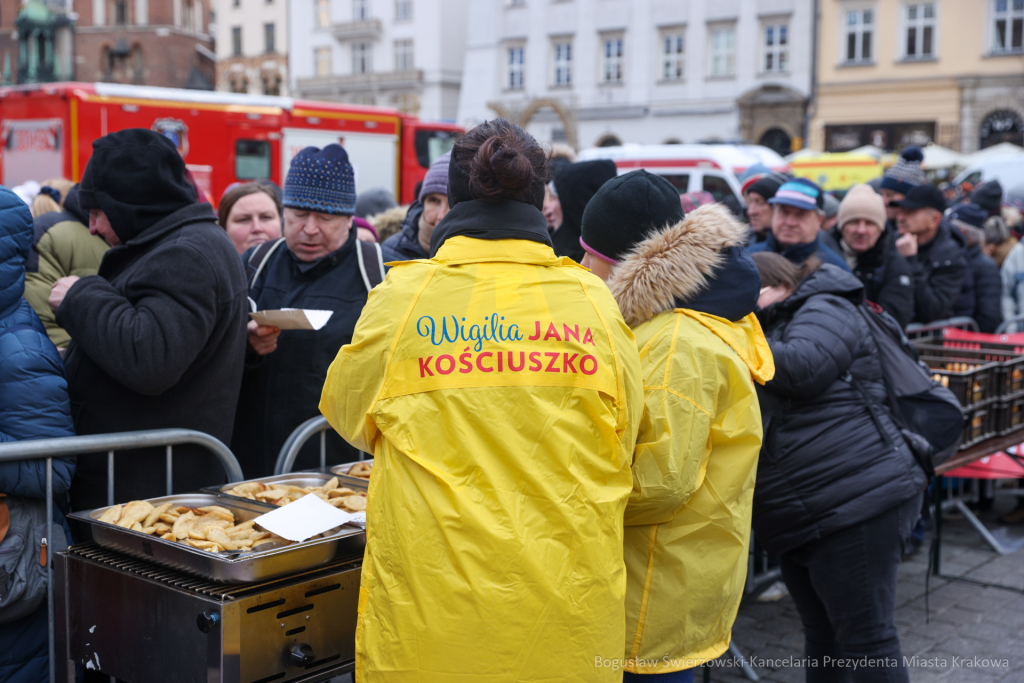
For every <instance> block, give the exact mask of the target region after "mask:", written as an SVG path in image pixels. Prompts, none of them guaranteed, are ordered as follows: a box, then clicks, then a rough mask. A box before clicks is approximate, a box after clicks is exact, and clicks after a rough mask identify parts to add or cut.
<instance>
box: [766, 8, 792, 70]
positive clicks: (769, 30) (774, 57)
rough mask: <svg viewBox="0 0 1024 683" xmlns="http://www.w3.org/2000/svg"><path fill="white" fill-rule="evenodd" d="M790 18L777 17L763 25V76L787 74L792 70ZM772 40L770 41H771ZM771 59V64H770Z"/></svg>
mask: <svg viewBox="0 0 1024 683" xmlns="http://www.w3.org/2000/svg"><path fill="white" fill-rule="evenodd" d="M789 23H790V17H788V16H786V17H776V18H774V19H770V20H766V21H764V22H763V23H762V24H761V50H760V54H759V55H758V57H759V59H760V60H761V63H760V65H759V68H758V71H759V72H760V73H763V74H787V73H789V68H790V61H789V58H790V56H791V55H790V48H791V47H792V45H791V41H792V39H793V33H792V31H790V30H789ZM769 38H770V40H769ZM769 57H770V58H771V60H770V61H771V64H769Z"/></svg>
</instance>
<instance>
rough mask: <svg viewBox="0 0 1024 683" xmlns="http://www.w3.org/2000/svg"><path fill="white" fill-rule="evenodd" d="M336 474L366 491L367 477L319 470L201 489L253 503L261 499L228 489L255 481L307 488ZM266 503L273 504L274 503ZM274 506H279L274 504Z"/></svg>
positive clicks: (343, 482)
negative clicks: (237, 494) (234, 492)
mask: <svg viewBox="0 0 1024 683" xmlns="http://www.w3.org/2000/svg"><path fill="white" fill-rule="evenodd" d="M336 476H337V477H338V481H339V482H341V485H342V486H347V487H348V488H350V489H353V490H355V491H361V492H363V493H366V488H367V484H368V482H367V480H366V479H361V478H359V477H343V476H339V475H335V474H331V473H330V472H317V471H312V472H289V473H288V474H274V475H271V476H269V477H260V478H259V479H246V480H245V481H240V482H237V483H235V484H224V485H223V486H208V487H206V488H204V489H200V490H201V491H202V492H203V493H212V494H214V495H217V496H221V497H223V498H227V499H228V500H244V501H246V502H247V503H253V502H261V501H253V500H252V499H250V498H245V497H243V496H233V495H231V494H230V493H228V491H230V490H231V489H233V488H235V487H236V486H240V485H242V484H249V483H251V482H254V481H258V482H259V483H261V484H266V485H267V486H270V485H271V484H287V485H288V486H298V487H300V488H305V487H307V486H322V485H323V484H326V483H327V482H328V481H330V480H331V479H333V478H334V477H336ZM266 504H267V505H273V503H266ZM274 507H277V506H276V505H274Z"/></svg>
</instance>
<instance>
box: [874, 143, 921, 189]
mask: <svg viewBox="0 0 1024 683" xmlns="http://www.w3.org/2000/svg"><path fill="white" fill-rule="evenodd" d="M922 161H924V152H922V151H921V148H920V147H917V146H914V145H912V146H910V147H907V148H906V149H904V150H903V153H902V154H900V158H899V161H897V162H896V163H895V164H893V165H892V168H890V169H889V170H888V171H886V172H885V177H883V178H882V189H883V190H892V191H893V192H899V193H900V194H902V195H906V194H910V191H911V190H913V189H914V188H915V187H917V186H918V185H927V184H928V179H927V178H925V176H924V171H922V170H921V162H922Z"/></svg>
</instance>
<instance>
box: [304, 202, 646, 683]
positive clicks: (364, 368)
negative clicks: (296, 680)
mask: <svg viewBox="0 0 1024 683" xmlns="http://www.w3.org/2000/svg"><path fill="white" fill-rule="evenodd" d="M519 214H524V215H523V216H519ZM527 214H528V215H527ZM534 214H535V215H534ZM519 218H521V219H522V220H528V221H532V222H534V223H537V224H538V226H539V230H541V231H543V230H544V222H543V216H542V215H541V214H540V212H539V211H538V210H537V209H536V208H534V207H532V206H527V205H525V204H519V203H516V202H505V203H503V204H496V205H486V204H485V203H483V202H479V201H470V202H461V203H459V204H458V205H456V206H455V207H453V209H452V211H451V213H450V214H449V215H448V217H446V218H445V225H446V226H449V227H450V226H451V225H452V224H453V222H454V223H458V222H459V221H462V222H464V223H469V224H473V223H476V224H477V226H478V227H481V228H486V227H487V226H488V225H489V224H491V223H502V222H505V223H507V222H509V221H511V222H515V221H516V220H518V219H519ZM320 409H321V411H322V412H323V414H324V415H325V416H326V417H327V419H328V420H329V422H330V423H331V425H332V426H333V427H334V428H335V429H336V430H337V431H338V432H339V433H340V434H341V435H342V436H343V437H344V438H345V439H346V440H347V441H349V442H350V443H352V444H353V445H355V446H357V447H358V448H360V449H362V450H365V451H368V452H370V453H373V455H374V458H375V462H374V471H373V476H372V477H371V479H370V489H369V504H368V511H367V522H368V524H367V545H366V552H365V559H364V563H363V573H362V584H361V591H360V599H359V626H358V630H357V635H356V672H357V673H356V677H357V678H358V680H359V681H360V683H376V682H378V681H386V683H402V682H404V681H417V682H418V681H425V680H443V681H448V682H464V683H498V682H499V681H502V682H504V681H533V682H542V681H543V682H550V683H556V682H565V681H579V682H580V683H582V682H584V681H588V682H589V681H606V682H608V683H612V681H619V680H621V676H622V672H621V669H617V668H612V667H611V660H613V659H618V658H620V657H621V644H622V639H623V637H624V632H625V621H626V618H625V616H626V615H625V611H624V606H623V603H624V599H625V591H626V577H625V567H624V564H623V559H622V552H623V550H622V549H623V535H622V530H623V526H622V519H623V514H624V511H625V506H626V500H627V498H628V497H629V494H630V490H631V488H632V486H631V480H630V472H629V467H630V462H631V459H632V453H633V446H634V441H635V437H636V430H637V425H638V423H639V420H640V415H641V413H642V411H643V390H642V387H641V381H640V360H639V357H638V355H637V351H636V344H635V342H634V340H633V335H632V333H631V332H630V330H629V328H628V326H627V325H626V324H625V322H623V320H622V317H621V315H620V314H619V311H618V308H617V306H616V305H615V301H614V300H613V299H612V297H611V294H610V293H609V291H608V289H607V288H606V287H605V286H604V284H603V283H602V282H601V281H600V280H599V279H597V278H596V277H595V276H594V275H592V274H591V273H589V272H588V271H587V270H586V269H584V268H582V267H580V266H578V265H577V264H576V263H574V262H572V261H571V260H569V259H567V258H558V257H556V256H555V254H554V252H553V251H552V249H551V247H550V246H547V245H546V244H542V243H539V242H537V241H528V240H523V239H502V240H486V239H475V238H472V237H469V236H466V235H465V234H462V235H459V236H453V237H449V238H448V239H447V241H445V242H444V243H443V245H442V246H441V247H440V249H438V250H437V253H436V255H435V256H434V258H432V259H430V260H421V261H409V262H401V263H396V264H394V265H393V267H392V268H391V270H390V272H389V273H388V276H387V279H386V280H385V282H384V283H383V284H381V285H380V286H378V287H376V288H375V289H374V290H373V291H372V292H371V293H370V295H369V300H368V301H367V304H366V307H365V308H364V309H363V312H362V316H361V317H360V319H359V322H358V324H357V325H356V330H355V335H354V337H353V340H352V343H351V344H349V345H347V346H344V347H342V349H341V351H340V353H339V354H338V356H337V358H336V359H335V361H334V363H333V364H332V366H331V369H330V371H329V373H328V377H327V383H326V385H325V386H324V392H323V398H322V400H321V403H320ZM595 662H600V664H604V663H605V662H608V664H609V666H607V667H605V666H601V665H600V664H598V665H596V664H595Z"/></svg>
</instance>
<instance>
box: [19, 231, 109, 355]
mask: <svg viewBox="0 0 1024 683" xmlns="http://www.w3.org/2000/svg"><path fill="white" fill-rule="evenodd" d="M109 248H110V246H109V245H108V244H107V243H106V242H104V241H103V238H101V237H97V236H96V235H90V234H89V228H87V227H86V226H84V225H82V224H81V223H79V222H78V221H73V220H67V221H61V222H60V223H55V224H54V225H53V227H51V228H50V229H49V230H47V231H46V233H45V234H44V235H43V236H42V237H41V238H40V239H39V242H38V243H37V244H36V246H35V249H36V251H37V252H38V253H39V269H38V271H36V272H30V273H26V274H25V298H26V299H27V300H28V303H29V304H30V305H31V306H32V308H33V309H34V310H35V312H36V314H37V315H38V316H39V318H40V319H41V320H42V321H43V325H45V326H46V334H47V335H48V336H49V337H50V341H52V342H53V344H54V346H56V347H57V348H64V347H66V346H67V345H68V342H69V341H71V337H70V336H69V335H68V333H67V332H65V331H64V328H62V327H59V326H58V325H57V321H56V320H55V319H54V315H53V311H52V310H50V304H49V301H48V299H49V297H50V288H51V287H53V283H55V282H56V281H57V280H59V279H60V278H62V277H66V276H68V275H77V276H79V277H85V276H86V275H95V274H96V272H97V271H98V270H99V268H100V261H102V260H103V254H105V253H106V252H107V249H109Z"/></svg>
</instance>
